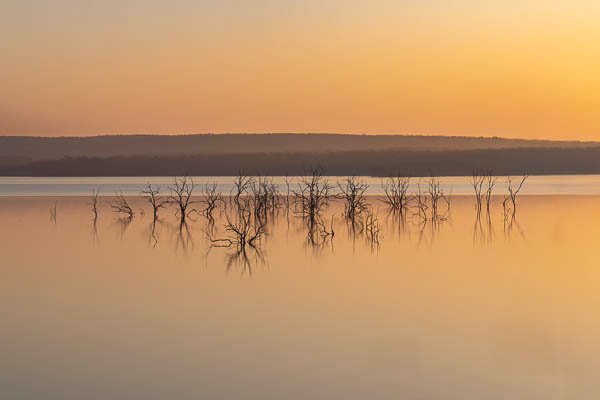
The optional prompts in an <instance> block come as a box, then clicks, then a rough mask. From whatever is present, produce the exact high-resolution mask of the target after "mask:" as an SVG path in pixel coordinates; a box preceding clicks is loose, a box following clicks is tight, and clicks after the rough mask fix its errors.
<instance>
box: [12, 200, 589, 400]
mask: <svg viewBox="0 0 600 400" xmlns="http://www.w3.org/2000/svg"><path fill="white" fill-rule="evenodd" d="M106 201H107V199H102V201H101V205H100V214H99V218H98V220H97V222H96V223H95V224H94V222H93V220H92V215H91V213H90V211H89V206H88V204H87V203H88V199H87V198H81V197H26V198H23V197H5V198H0V221H1V225H0V254H1V257H2V258H1V260H2V261H1V263H0V272H1V274H2V279H0V293H2V301H1V302H0V315H2V318H1V320H0V329H1V331H2V340H1V341H0V353H1V354H2V357H1V358H0V391H1V393H2V396H1V397H2V398H6V399H83V398H85V399H167V398H173V399H200V398H202V399H239V398H244V399H261V400H262V399H367V398H368V399H399V398H401V399H431V398H435V399H456V400H458V399H461V400H462V399H498V400H500V399H597V398H598V394H599V393H600V385H599V383H598V382H600V380H599V378H600V376H599V375H600V372H598V371H600V342H599V341H598V337H600V312H599V310H600V290H598V288H599V287H600V270H599V268H598V264H599V261H600V256H598V253H597V251H596V248H597V238H598V237H600V197H597V196H525V197H523V198H521V200H520V207H519V210H518V214H517V218H516V220H515V221H509V222H511V223H508V224H507V223H505V220H504V217H503V214H502V209H501V207H500V205H499V200H498V199H496V200H495V204H494V207H493V209H492V215H491V220H490V221H488V220H487V218H485V214H484V217H483V218H482V219H481V220H478V219H477V218H476V213H475V210H474V201H473V198H471V197H468V196H463V197H457V198H454V199H453V202H452V214H451V217H450V218H449V219H448V220H447V221H445V222H442V223H439V224H436V225H432V224H425V225H422V224H420V223H418V221H417V220H416V219H415V218H411V217H410V216H409V217H408V218H407V219H406V221H403V220H401V219H398V218H396V217H394V216H388V215H386V213H385V211H384V210H383V207H382V204H381V203H379V202H376V201H374V203H373V204H374V207H375V208H376V209H379V211H378V215H379V220H380V222H381V224H382V238H381V240H380V242H379V245H378V246H377V245H375V246H374V245H373V243H372V242H370V241H369V240H368V239H367V238H366V237H365V236H364V235H361V234H356V235H354V234H353V233H352V230H349V229H348V228H347V226H346V224H345V223H344V221H343V217H342V215H341V213H342V208H341V205H340V204H333V205H332V206H331V207H330V208H329V209H328V210H327V216H326V218H325V220H327V221H329V218H330V217H329V216H330V215H333V218H334V227H335V231H336V235H335V237H334V238H333V240H327V241H324V242H317V243H311V242H309V241H307V236H306V232H307V231H306V226H305V225H304V224H303V223H302V221H301V220H299V219H298V218H295V217H294V215H293V214H292V215H288V214H286V213H285V211H284V210H281V211H280V212H279V215H278V216H277V218H276V219H275V220H274V221H273V222H272V223H271V224H270V227H269V235H268V236H267V237H266V239H265V240H264V241H263V242H262V243H261V244H260V249H261V251H260V252H254V251H249V252H248V258H247V259H243V258H239V257H236V256H235V252H233V251H232V249H223V248H213V249H212V250H210V249H209V246H210V243H209V242H208V241H207V239H206V233H205V231H206V230H207V229H209V228H208V226H207V221H206V219H205V218H203V217H200V216H198V217H194V218H192V220H191V221H189V224H188V227H187V228H186V229H183V230H181V229H180V228H179V224H178V223H177V219H176V218H175V217H174V215H173V210H165V211H164V212H163V215H162V220H161V221H160V222H159V223H157V224H156V226H155V229H154V232H153V224H152V221H151V218H150V217H149V213H148V211H149V210H148V208H147V207H146V205H145V203H143V202H142V201H141V200H140V199H137V200H133V202H134V208H135V210H136V213H137V215H136V217H135V218H134V219H133V220H132V221H129V222H128V221H124V220H119V219H118V218H117V217H116V216H115V215H114V214H113V213H111V212H110V209H109V208H108V206H107V205H106ZM55 204H56V219H54V218H52V219H51V215H50V210H51V209H53V208H54V205H55ZM142 208H143V209H145V211H146V212H145V215H142V213H141V212H140V209H142ZM223 224H224V215H222V214H221V215H219V214H216V221H215V227H216V229H217V232H215V233H214V235H215V236H217V237H218V236H222V235H224V233H223ZM209 250H210V251H209ZM232 254H233V257H232Z"/></svg>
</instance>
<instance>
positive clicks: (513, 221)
mask: <svg viewBox="0 0 600 400" xmlns="http://www.w3.org/2000/svg"><path fill="white" fill-rule="evenodd" d="M515 230H516V231H517V233H518V234H519V236H520V237H521V238H522V239H525V230H524V229H523V227H522V226H521V224H519V221H518V220H517V217H516V215H515V214H514V213H513V214H512V215H511V216H509V217H508V218H506V217H505V218H504V238H505V239H507V240H509V239H511V237H512V236H513V231H515Z"/></svg>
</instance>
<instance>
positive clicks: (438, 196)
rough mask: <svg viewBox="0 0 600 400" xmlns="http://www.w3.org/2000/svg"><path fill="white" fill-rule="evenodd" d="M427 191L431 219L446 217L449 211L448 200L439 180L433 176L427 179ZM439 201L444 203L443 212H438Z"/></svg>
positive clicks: (437, 219)
mask: <svg viewBox="0 0 600 400" xmlns="http://www.w3.org/2000/svg"><path fill="white" fill-rule="evenodd" d="M427 193H428V194H429V200H430V205H431V219H432V220H433V221H440V220H445V219H447V218H448V213H449V212H450V201H449V200H448V197H446V195H445V194H444V190H443V189H442V184H441V183H440V181H439V180H438V179H436V178H435V177H433V176H432V177H431V178H430V179H429V182H428V184H427ZM440 201H443V202H445V204H446V210H445V212H444V213H443V214H442V213H440Z"/></svg>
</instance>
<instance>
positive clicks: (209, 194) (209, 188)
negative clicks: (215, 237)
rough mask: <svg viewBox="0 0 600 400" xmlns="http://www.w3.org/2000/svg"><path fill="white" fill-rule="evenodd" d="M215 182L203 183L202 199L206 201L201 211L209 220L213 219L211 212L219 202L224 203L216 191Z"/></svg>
mask: <svg viewBox="0 0 600 400" xmlns="http://www.w3.org/2000/svg"><path fill="white" fill-rule="evenodd" d="M217 188H218V186H217V183H216V182H215V183H212V184H208V183H207V184H206V185H204V201H205V202H206V208H205V209H204V211H203V213H204V215H205V216H206V218H208V219H209V220H212V219H213V216H212V213H213V211H214V210H215V209H216V208H217V207H218V206H219V203H223V204H225V200H223V196H222V195H221V192H219V191H217Z"/></svg>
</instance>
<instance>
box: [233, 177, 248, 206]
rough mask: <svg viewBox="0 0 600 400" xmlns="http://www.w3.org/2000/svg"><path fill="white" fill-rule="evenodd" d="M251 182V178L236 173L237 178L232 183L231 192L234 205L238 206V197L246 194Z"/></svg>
mask: <svg viewBox="0 0 600 400" xmlns="http://www.w3.org/2000/svg"><path fill="white" fill-rule="evenodd" d="M252 181H253V179H252V177H249V176H246V175H244V174H243V173H241V172H239V173H238V176H237V177H236V178H235V180H234V181H233V190H232V194H233V201H234V203H235V204H236V205H238V206H239V205H240V197H241V196H243V195H244V194H246V193H248V189H250V185H251V184H252Z"/></svg>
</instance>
